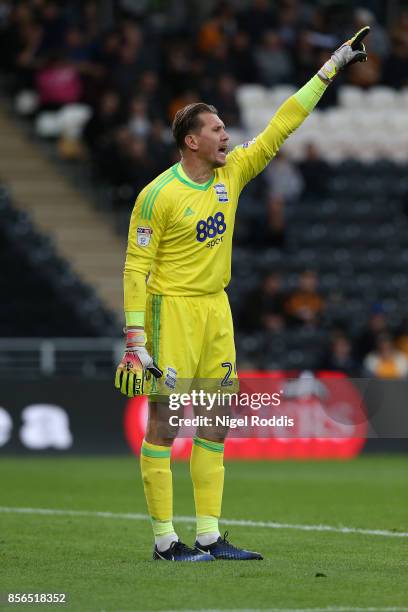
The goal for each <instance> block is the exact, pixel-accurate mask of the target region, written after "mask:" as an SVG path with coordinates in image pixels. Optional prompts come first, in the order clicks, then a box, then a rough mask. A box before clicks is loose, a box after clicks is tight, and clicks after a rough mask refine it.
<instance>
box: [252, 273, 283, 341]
mask: <svg viewBox="0 0 408 612" xmlns="http://www.w3.org/2000/svg"><path fill="white" fill-rule="evenodd" d="M284 304H285V293H284V292H283V290H282V277H281V275H280V274H279V273H278V272H272V273H268V274H267V275H266V276H265V277H264V279H263V281H262V284H261V285H260V286H259V287H257V288H256V289H255V290H254V291H252V292H251V293H250V294H249V295H248V298H247V301H246V304H245V307H244V309H243V313H242V322H243V325H242V326H243V327H244V328H246V329H247V330H253V329H259V328H260V327H262V328H263V329H268V330H272V331H278V330H281V329H282V328H284V327H285V312H284Z"/></svg>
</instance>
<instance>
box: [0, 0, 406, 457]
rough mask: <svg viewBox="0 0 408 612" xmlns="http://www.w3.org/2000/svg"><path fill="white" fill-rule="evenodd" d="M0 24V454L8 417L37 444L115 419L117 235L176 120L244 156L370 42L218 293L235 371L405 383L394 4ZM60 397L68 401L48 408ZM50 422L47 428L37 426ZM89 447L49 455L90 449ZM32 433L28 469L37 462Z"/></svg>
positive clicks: (239, 236) (290, 1) (281, 159)
mask: <svg viewBox="0 0 408 612" xmlns="http://www.w3.org/2000/svg"><path fill="white" fill-rule="evenodd" d="M0 9H1V11H0V20H1V21H0V23H1V53H0V58H1V60H0V66H1V83H2V110H1V113H0V128H1V134H2V138H1V143H0V160H1V161H0V180H1V192H0V206H1V213H2V214H1V218H2V222H1V226H0V231H1V241H0V244H1V247H0V248H1V254H0V256H1V264H2V270H3V274H2V300H1V305H0V308H1V317H0V338H1V340H0V375H1V379H2V388H3V398H2V405H3V410H2V412H1V419H2V423H3V426H2V427H3V431H4V434H3V443H2V446H1V450H2V451H3V452H7V451H8V450H12V449H14V450H16V449H20V450H23V448H22V447H26V445H24V443H22V442H21V437H22V436H21V434H19V428H20V425H21V418H23V421H24V420H27V419H28V420H29V422H32V423H37V424H38V427H39V430H41V428H43V429H44V428H46V425H44V423H45V424H46V423H48V422H50V423H53V422H54V420H55V423H59V422H60V421H59V420H58V419H59V418H60V417H61V418H62V420H63V419H64V418H65V417H64V414H65V412H67V411H68V413H69V419H71V421H72V420H73V419H74V420H75V416H74V415H75V413H78V414H81V415H84V414H87V415H88V416H89V421H90V422H92V421H93V420H95V419H96V418H97V415H99V414H101V413H103V414H106V418H107V419H108V420H109V418H113V417H112V415H114V416H115V418H116V419H117V418H118V414H119V415H120V417H122V413H123V411H124V406H125V400H124V399H123V398H121V397H116V396H115V394H114V392H113V391H112V390H110V385H111V380H112V372H113V371H114V369H115V366H116V364H117V362H118V359H119V357H120V355H121V352H122V348H123V341H122V339H121V335H122V334H121V330H122V326H123V314H122V267H123V260H124V251H125V242H126V234H127V227H128V221H129V215H130V211H131V208H132V205H133V201H134V199H135V195H136V194H137V193H138V191H139V190H140V188H141V187H142V186H143V185H145V184H146V183H147V182H148V181H149V180H151V179H152V178H153V177H154V176H156V175H157V173H159V172H161V171H162V170H163V169H164V168H166V167H168V165H170V164H171V163H174V161H175V160H177V159H178V153H177V151H176V150H175V147H174V145H173V143H172V139H171V134H170V130H169V125H170V123H171V120H172V117H173V116H174V113H175V111H176V110H177V108H179V107H180V106H182V105H184V104H186V103H187V102H191V101H194V100H206V101H208V102H211V103H213V104H215V105H216V106H217V108H218V109H219V112H220V115H221V116H222V118H223V119H224V121H225V123H226V125H227V127H228V130H229V133H230V136H231V141H232V145H234V144H238V143H240V142H244V141H246V140H248V139H250V138H252V137H253V136H254V135H256V134H257V133H258V132H259V131H260V130H261V129H262V128H263V127H264V126H265V125H266V123H267V122H268V121H269V120H270V118H271V116H272V114H273V113H274V111H275V110H276V109H277V107H278V106H279V104H280V103H281V102H282V101H283V100H284V99H285V98H286V97H288V96H289V95H290V94H291V93H292V92H294V91H295V89H296V88H297V87H299V86H300V85H301V84H302V83H304V82H305V81H306V80H307V79H308V78H309V77H310V76H311V75H313V74H314V73H315V72H316V70H317V69H318V67H319V66H320V65H321V64H322V62H323V60H324V59H325V58H326V57H327V55H328V53H329V50H332V49H333V48H335V47H336V45H338V44H339V42H340V41H341V40H343V39H344V38H345V37H347V36H348V35H350V34H351V33H352V32H353V31H355V30H356V29H358V28H359V27H361V25H363V24H366V23H368V24H370V25H371V26H372V33H371V34H370V37H369V39H368V42H367V45H368V54H369V62H368V63H367V64H364V65H361V64H358V65H355V66H353V67H352V68H351V69H350V70H348V71H346V72H344V74H342V75H341V76H340V77H339V78H338V80H337V81H336V82H335V83H334V84H333V85H331V87H330V88H329V90H328V91H327V93H326V94H325V96H324V98H323V99H322V101H321V102H320V104H319V107H318V110H316V111H315V112H314V113H313V114H312V116H311V117H309V118H308V120H307V121H306V122H305V124H304V125H303V126H301V128H300V129H299V130H298V131H297V132H296V134H294V135H293V136H292V137H291V138H290V139H289V141H288V142H287V143H286V144H285V145H284V146H283V147H282V150H281V152H279V154H278V156H277V158H276V159H275V160H274V161H273V163H272V164H271V165H270V167H269V168H268V169H267V170H266V171H265V172H264V173H263V174H262V175H261V176H259V177H258V178H257V179H256V180H255V181H253V182H252V183H251V184H250V185H249V186H248V188H247V189H246V190H245V191H244V193H243V194H242V197H241V201H240V208H239V213H238V216H237V225H236V230H235V248H234V253H233V274H232V282H231V284H230V287H229V288H228V293H229V297H230V301H231V304H232V309H233V314H234V320H235V326H236V343H237V353H238V367H239V369H240V370H241V371H245V370H251V371H254V370H255V371H258V372H259V371H260V370H262V371H266V372H268V371H276V370H279V371H281V372H282V373H285V375H288V373H289V374H290V375H292V376H296V375H298V374H299V373H301V372H304V371H311V372H317V373H318V372H321V371H326V372H327V371H328V372H342V373H344V374H346V375H348V376H352V377H377V378H386V379H390V378H391V379H392V378H394V379H397V380H404V379H405V378H406V377H407V373H408V325H407V321H408V318H407V316H408V313H407V302H408V276H407V273H406V265H407V262H408V242H407V235H408V234H407V214H408V204H407V202H408V200H407V198H408V182H407V180H408V179H407V174H406V169H407V163H408V138H407V135H406V134H407V130H406V127H407V114H406V104H407V102H408V84H407V65H408V11H407V10H406V9H405V7H404V4H403V3H400V2H387V3H383V2H375V1H371V2H361V3H359V5H358V6H356V4H355V3H354V2H347V1H341V2H306V3H304V2H302V3H300V2H298V1H297V0H282V1H281V2H266V1H264V0H257V1H253V2H244V1H242V2H229V3H228V2H208V3H205V5H202V4H200V3H198V2H185V3H179V2H148V1H145V2H131V1H129V2H126V1H123V2H109V1H106V2H99V3H96V2H92V1H89V2H53V1H45V0H44V1H43V0H32V1H27V2H6V1H4V2H1V4H0ZM68 380H72V381H73V382H72V384H73V385H75V386H76V388H78V391H77V392H76V393H75V402H73V401H72V399H73V398H72V396H71V397H70V394H69V392H67V393H65V391H64V392H63V391H62V389H70V388H73V387H70V385H69V384H66V381H68ZM15 381H19V383H20V384H21V385H22V386H21V387H20V386H19V389H18V392H16V390H15ZM26 383H27V385H28V386H25V385H26ZM30 383H32V385H31V386H30ZM78 385H79V387H78ZM81 385H82V387H81ZM82 388H83V389H84V391H83V392H82V391H81V390H80V389H82ZM102 388H103V389H104V391H103V393H102V394H101V393H100V390H101V389H102ZM33 389H36V391H35V392H34V391H33ZM84 397H87V398H88V397H89V399H87V400H86V401H85V400H84V399H83V398H84ZM91 397H98V398H99V399H98V400H97V401H94V402H92V401H91V399H90V398H91ZM33 405H34V406H37V408H38V406H42V407H43V408H44V406H45V412H44V410H43V411H42V412H41V410H40V412H38V411H37V412H35V410H34V411H33V410H32V406H33ZM60 405H62V408H63V413H61V415H60V417H59V416H58V414H57V412H56V411H55V410H52V409H51V408H50V406H60ZM27 406H31V409H30V410H28V412H27ZM47 406H48V408H47ZM24 410H26V411H25V412H23V411H24ZM64 411H65V412H64ZM30 414H31V415H33V414H34V416H30ZM36 414H37V416H35V415H36ZM27 415H28V416H27ZM30 419H34V420H33V421H31V420H30ZM41 419H44V422H43V425H41V422H42V421H41ZM53 419H54V420H53ZM61 422H62V421H61ZM78 422H80V421H78ZM50 427H51V429H52V427H53V426H51V425H50ZM59 427H60V426H59V425H56V428H57V430H58V428H59ZM61 427H63V426H62V425H61ZM84 427H85V425H83V424H81V425H79V424H78V428H79V430H78V432H74V441H75V439H76V438H79V441H78V443H80V442H82V443H81V444H80V445H79V446H78V447H76V446H75V444H71V445H69V444H68V443H67V448H66V450H68V449H71V450H75V449H76V450H79V449H80V450H81V452H86V450H87V449H88V450H91V449H94V450H95V448H96V447H95V439H93V440H92V438H89V437H83V432H84V431H85V430H84V429H83V428H84ZM117 428H118V431H119V433H120V436H121V437H122V443H123V447H122V450H126V443H125V441H124V438H123V435H122V432H123V426H122V423H121V422H119V424H117ZM85 429H86V428H85ZM87 431H88V434H89V433H90V429H88V430H87ZM94 434H95V432H94ZM33 435H34V434H33ZM38 435H39V436H40V438H41V436H42V435H43V436H45V438H44V440H43V442H42V448H43V450H46V449H48V448H52V447H53V444H52V443H51V442H50V441H48V443H47V435H46V434H45V433H44V434H38ZM56 435H57V434H56ZM61 435H63V434H61ZM51 437H52V436H51ZM98 439H99V450H100V451H106V452H110V451H112V450H118V448H119V447H120V445H118V443H117V442H114V441H113V437H112V439H111V443H109V436H104V435H103V428H102V427H101V433H100V438H98ZM33 444H34V447H35V443H33ZM37 444H38V449H40V448H41V440H39V441H38V443H37ZM383 444H384V446H383V448H391V447H395V448H400V449H403V448H406V447H405V444H404V443H403V442H399V443H398V444H397V443H396V442H395V441H394V442H393V443H390V442H387V443H386V442H384V443H383ZM57 446H58V445H57ZM96 446H98V444H96ZM374 448H375V445H374Z"/></svg>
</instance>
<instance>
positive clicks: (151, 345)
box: [144, 291, 237, 399]
mask: <svg viewBox="0 0 408 612" xmlns="http://www.w3.org/2000/svg"><path fill="white" fill-rule="evenodd" d="M145 331H146V336H147V343H146V348H147V350H148V351H149V353H150V355H152V357H153V359H154V361H155V363H156V364H157V365H158V366H159V368H160V369H161V370H163V377H162V378H160V379H155V378H154V377H152V376H151V375H150V374H149V373H147V377H146V379H145V384H144V393H145V394H146V395H149V396H150V397H152V398H153V397H154V396H158V397H157V399H160V396H168V395H169V394H170V393H185V392H188V391H189V389H190V388H192V386H194V388H197V386H201V385H205V386H206V387H208V386H209V387H211V388H214V387H218V388H220V389H222V388H224V389H225V390H227V389H228V390H231V387H232V386H233V385H234V381H236V380H237V374H236V363H235V344H234V329H233V324H232V316H231V309H230V305H229V302H228V297H227V294H226V293H225V291H220V292H219V293H215V294H212V295H204V296H199V297H184V296H168V295H152V294H148V295H147V301H146V320H145Z"/></svg>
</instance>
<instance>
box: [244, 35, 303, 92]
mask: <svg viewBox="0 0 408 612" xmlns="http://www.w3.org/2000/svg"><path fill="white" fill-rule="evenodd" d="M254 57H255V64H256V66H257V71H258V75H259V78H260V81H261V82H262V83H263V85H265V86H266V87H272V86H273V85H277V84H279V83H290V82H291V80H292V79H293V63H292V59H291V56H290V53H289V52H288V50H287V48H286V47H285V45H284V44H283V41H282V39H281V37H280V36H279V34H278V33H277V32H276V31H275V30H267V31H266V32H265V33H264V35H263V37H262V39H261V44H260V45H258V46H257V48H256V49H255V54H254Z"/></svg>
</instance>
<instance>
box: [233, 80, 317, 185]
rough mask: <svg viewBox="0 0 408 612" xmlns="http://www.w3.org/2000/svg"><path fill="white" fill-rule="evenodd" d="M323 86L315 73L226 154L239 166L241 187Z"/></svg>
mask: <svg viewBox="0 0 408 612" xmlns="http://www.w3.org/2000/svg"><path fill="white" fill-rule="evenodd" d="M326 88H327V84H326V83H323V81H321V79H320V78H319V77H318V76H317V75H315V76H314V77H313V78H312V79H311V80H310V81H308V83H306V85H304V86H303V87H302V88H301V89H299V91H297V92H296V93H295V94H294V95H293V96H291V97H290V98H288V99H287V100H286V101H285V102H284V103H283V104H282V106H280V107H279V109H278V110H277V112H276V113H275V115H274V116H273V117H272V119H271V121H270V123H269V124H268V125H267V126H266V128H265V129H264V130H263V132H261V133H260V134H259V135H258V136H257V137H256V138H254V139H253V140H252V141H250V142H246V143H244V144H243V145H240V146H238V147H235V149H234V150H233V151H232V152H231V153H230V154H229V156H228V161H229V163H232V164H234V166H235V168H236V167H239V174H240V179H241V189H242V188H243V187H244V186H245V185H246V183H248V182H249V181H250V180H251V179H253V178H254V177H255V176H256V175H257V174H259V173H260V172H262V170H263V169H264V168H265V166H267V165H268V163H269V162H270V161H271V159H272V158H273V157H274V156H275V155H276V153H277V151H278V150H279V148H280V147H281V146H282V144H283V142H284V141H285V140H286V139H287V138H288V137H289V136H290V134H292V132H294V131H295V130H296V129H297V128H298V127H299V126H300V125H301V124H302V123H303V121H304V120H305V119H306V117H307V116H308V115H309V114H310V112H311V111H312V110H313V108H314V107H315V106H316V104H317V102H318V101H319V100H320V98H321V97H322V95H323V93H324V92H325V90H326Z"/></svg>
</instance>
